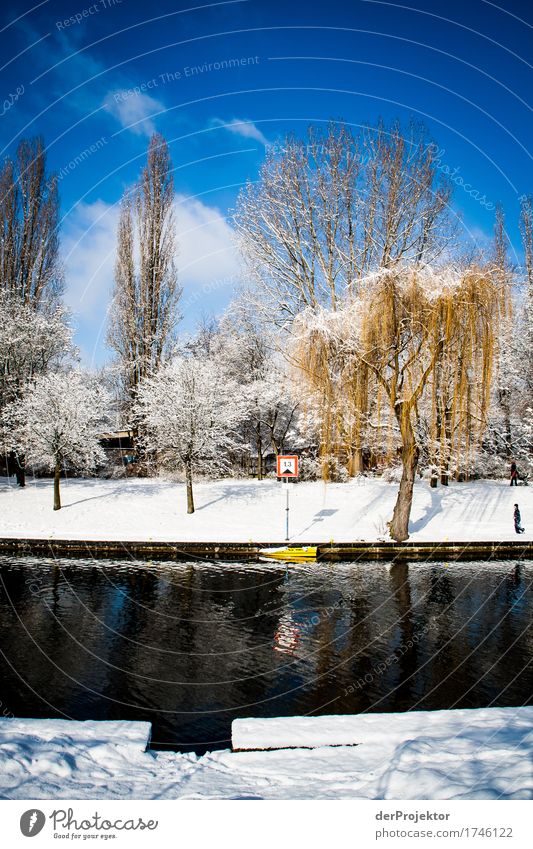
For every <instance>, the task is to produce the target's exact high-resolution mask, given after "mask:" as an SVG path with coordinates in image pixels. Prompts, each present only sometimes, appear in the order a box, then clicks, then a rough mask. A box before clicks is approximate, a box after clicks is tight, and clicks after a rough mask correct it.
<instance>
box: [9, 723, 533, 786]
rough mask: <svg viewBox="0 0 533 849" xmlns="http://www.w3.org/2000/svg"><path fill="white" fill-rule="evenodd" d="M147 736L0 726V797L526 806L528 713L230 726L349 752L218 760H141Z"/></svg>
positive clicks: (215, 755) (111, 727)
mask: <svg viewBox="0 0 533 849" xmlns="http://www.w3.org/2000/svg"><path fill="white" fill-rule="evenodd" d="M283 729H284V730H283ZM339 729H342V733H341V734H340V737H339ZM350 729H351V730H350ZM348 730H349V734H348V736H347V731H348ZM147 734H148V729H147V723H138V722H132V723H125V722H86V723H83V722H71V721H64V720H43V721H41V720H21V719H16V720H12V719H11V720H10V719H2V720H0V794H1V796H2V797H3V798H7V799H41V798H55V799H113V798H115V799H136V798H137V799H155V798H157V799H177V798H179V799H239V798H248V799H249V798H252V799H353V798H360V799H500V798H503V799H533V707H522V708H489V709H485V710H450V711H434V712H427V711H420V712H415V711H412V712H408V713H404V714H372V715H370V714H366V715H360V716H353V717H352V716H342V717H336V716H332V717H331V716H330V717H293V718H291V719H272V720H238V721H237V725H236V727H235V729H234V742H236V741H238V740H241V742H242V740H243V736H242V735H244V736H245V737H246V740H247V743H248V744H250V743H251V742H252V741H253V737H254V735H256V736H255V739H256V742H257V741H259V740H261V741H262V742H263V743H264V742H265V740H270V742H271V743H273V742H274V741H275V740H277V741H278V742H279V740H280V739H283V741H284V742H287V741H288V740H292V741H293V742H292V745H295V744H296V745H306V744H309V743H311V742H312V741H314V742H313V745H315V744H316V743H317V742H318V743H320V742H323V741H325V740H326V741H331V740H334V739H340V738H341V737H344V739H349V738H350V736H353V738H354V739H357V741H358V742H359V745H357V746H342V745H341V746H331V745H330V746H325V745H320V746H319V748H314V749H309V748H296V749H285V750H277V751H263V752H256V751H248V752H230V751H227V750H226V751H218V752H212V753H210V754H206V755H204V756H203V757H196V756H195V755H193V754H180V753H176V752H152V751H150V750H147V749H146V741H147V739H148V737H147ZM239 735H241V736H239ZM280 735H281V736H280Z"/></svg>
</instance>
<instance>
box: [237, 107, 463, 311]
mask: <svg viewBox="0 0 533 849" xmlns="http://www.w3.org/2000/svg"><path fill="white" fill-rule="evenodd" d="M436 151H437V147H436V145H435V144H433V143H431V142H430V140H429V139H428V137H427V133H426V130H425V129H424V127H422V126H420V125H419V124H416V123H414V122H411V123H410V124H409V125H408V126H407V127H406V128H405V129H404V128H402V127H401V126H400V124H399V123H398V122H394V123H393V124H392V125H391V126H389V127H387V126H386V125H385V124H384V123H383V122H382V121H380V122H379V123H378V125H377V126H376V127H370V126H368V127H365V128H363V129H362V130H361V131H360V133H359V134H357V135H353V134H352V132H351V131H350V130H349V129H348V128H347V127H346V126H345V125H343V124H336V123H333V122H332V123H331V124H330V125H329V126H328V127H327V129H326V130H325V131H322V130H320V129H317V128H314V127H311V128H309V131H308V136H307V139H306V140H305V142H302V141H300V140H298V139H296V138H294V137H289V138H287V139H286V141H285V143H284V145H282V146H281V149H279V148H278V149H277V150H276V149H275V148H273V149H272V150H271V151H270V152H269V153H268V154H267V158H266V160H265V163H264V165H263V167H262V169H261V173H260V178H259V180H258V181H257V182H253V183H252V182H249V183H248V184H247V185H246V187H245V188H244V189H243V190H242V191H241V193H240V195H239V199H238V204H237V212H236V216H235V223H236V228H237V232H238V236H239V240H240V247H241V251H242V254H243V256H244V259H245V261H246V263H247V265H248V268H249V271H250V274H251V276H252V279H253V280H254V282H255V284H256V288H257V298H256V301H257V305H258V307H259V308H261V309H263V310H264V311H265V313H268V316H269V320H270V321H273V320H274V321H277V322H278V323H279V324H281V325H284V324H285V323H287V322H290V321H291V320H292V319H293V318H294V317H295V316H296V315H297V314H298V313H299V312H300V311H301V310H302V309H305V308H316V307H317V306H323V307H325V308H327V309H336V307H337V305H340V306H342V305H343V304H344V303H345V301H346V299H349V298H350V297H352V295H353V294H354V293H355V292H356V290H357V287H358V280H360V279H361V278H362V277H363V276H364V275H366V274H367V273H368V272H369V271H372V270H376V269H378V268H383V267H389V266H393V265H395V264H397V263H399V262H402V261H403V262H411V263H413V262H414V263H420V262H425V263H428V262H434V261H435V259H436V257H437V256H439V255H441V253H442V252H443V251H444V250H445V248H446V246H447V245H448V243H449V240H450V237H451V235H452V233H453V227H452V226H451V224H450V217H449V215H448V205H449V201H450V196H451V189H450V186H449V184H448V183H447V182H446V181H445V180H444V179H443V178H442V177H439V175H438V172H437V163H436V162H435V156H436Z"/></svg>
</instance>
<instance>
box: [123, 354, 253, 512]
mask: <svg viewBox="0 0 533 849" xmlns="http://www.w3.org/2000/svg"><path fill="white" fill-rule="evenodd" d="M138 408H139V414H140V415H141V416H142V418H143V421H144V422H145V427H146V436H145V442H146V448H147V450H148V451H151V452H155V453H156V454H157V455H158V456H159V458H160V460H161V462H162V464H164V465H166V466H167V467H170V468H175V467H176V465H177V466H178V467H179V468H180V469H181V470H182V471H184V472H185V481H186V490H187V512H188V513H194V498H193V476H194V474H195V473H198V472H200V473H209V472H214V471H217V470H218V471H220V470H222V469H224V468H226V467H227V450H228V447H230V446H231V445H233V444H235V437H236V428H237V426H238V424H239V421H240V420H241V417H242V416H243V405H242V401H241V397H240V387H239V386H238V385H237V383H235V382H234V381H233V380H231V379H229V378H228V377H227V375H226V374H225V373H224V371H223V369H221V367H220V365H219V364H218V363H217V362H216V361H215V360H214V359H213V358H209V357H204V358H202V359H200V358H197V357H192V356H188V357H185V356H178V357H176V358H175V359H173V360H172V361H170V362H169V363H167V364H165V365H163V366H161V367H160V368H159V370H158V371H157V372H156V373H155V374H154V375H153V376H152V377H149V378H146V379H145V380H144V381H143V383H141V385H140V387H139V392H138Z"/></svg>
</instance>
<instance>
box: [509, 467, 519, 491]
mask: <svg viewBox="0 0 533 849" xmlns="http://www.w3.org/2000/svg"><path fill="white" fill-rule="evenodd" d="M513 484H514V486H518V472H517V469H516V463H511V483H510V484H509V485H510V486H513Z"/></svg>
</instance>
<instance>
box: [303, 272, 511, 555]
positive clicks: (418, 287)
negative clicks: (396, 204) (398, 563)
mask: <svg viewBox="0 0 533 849" xmlns="http://www.w3.org/2000/svg"><path fill="white" fill-rule="evenodd" d="M505 298H506V295H505V290H504V289H502V287H501V286H499V285H498V283H497V282H496V281H495V279H494V276H493V275H491V274H489V273H486V272H484V271H483V270H480V269H469V270H467V271H464V272H461V273H459V272H455V271H451V270H440V271H435V272H434V271H432V270H431V269H429V268H427V267H426V268H424V269H420V268H417V267H397V268H394V269H383V270H381V271H379V272H377V273H374V274H372V275H370V276H367V277H366V278H364V279H363V280H362V281H361V286H360V289H359V295H358V297H357V298H356V299H355V300H354V301H352V302H350V303H348V304H347V305H346V306H345V307H344V308H343V309H342V310H339V309H337V310H336V311H326V310H323V309H320V310H314V311H309V310H308V311H305V312H303V313H302V314H301V316H300V317H299V318H298V319H297V320H296V321H295V323H294V328H293V341H294V353H293V356H294V362H295V365H296V368H297V370H298V372H299V375H300V379H301V378H302V377H303V379H304V383H305V384H306V386H307V388H308V392H309V396H310V398H313V397H314V398H315V400H316V402H317V409H318V410H319V411H322V412H321V454H322V457H323V458H324V466H323V471H324V476H325V477H326V478H327V476H328V460H329V458H330V457H331V456H332V455H335V454H336V453H337V454H338V453H340V452H344V455H345V456H346V453H347V452H348V453H349V451H350V450H352V451H353V450H354V448H360V446H361V445H362V443H363V441H366V442H367V443H370V444H371V443H372V440H373V439H375V434H377V433H379V431H380V429H382V427H383V426H385V427H386V428H387V429H388V432H389V445H390V450H391V453H392V452H393V451H394V452H395V451H397V452H398V453H399V455H400V458H401V463H402V477H401V481H400V487H399V491H398V497H397V500H396V504H395V507H394V512H393V516H392V520H391V522H390V523H389V528H390V534H391V536H392V537H393V539H395V540H397V541H403V540H406V539H407V538H408V536H409V531H408V528H409V516H410V513H411V505H412V499H413V484H414V480H415V475H416V471H417V466H418V461H419V456H420V444H419V439H418V438H417V422H418V418H419V409H420V405H421V404H422V403H423V402H424V403H425V404H426V405H428V404H429V405H430V409H431V431H432V433H431V439H432V441H433V443H434V444H436V443H438V442H440V443H441V444H442V445H443V448H442V450H443V452H445V453H446V454H447V455H449V454H450V453H451V452H452V451H455V452H456V453H457V452H459V451H466V452H467V451H468V450H469V446H470V444H471V443H472V442H473V441H474V440H477V439H479V438H480V436H481V434H482V432H483V428H484V423H485V420H486V413H487V409H488V405H489V399H490V385H491V374H492V364H493V360H494V351H495V341H496V338H497V334H496V326H497V318H498V316H499V315H500V314H501V312H502V308H503V306H504V303H505ZM444 390H445V391H444Z"/></svg>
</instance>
